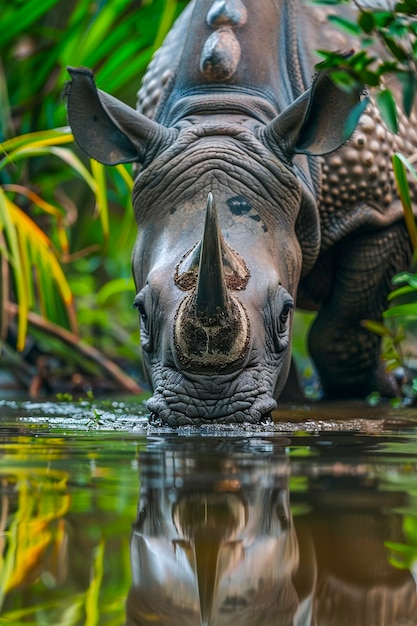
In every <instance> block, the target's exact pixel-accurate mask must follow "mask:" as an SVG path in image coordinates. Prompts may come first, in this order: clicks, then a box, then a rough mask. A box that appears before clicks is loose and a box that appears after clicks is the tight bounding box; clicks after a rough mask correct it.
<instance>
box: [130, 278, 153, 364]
mask: <svg viewBox="0 0 417 626" xmlns="http://www.w3.org/2000/svg"><path fill="white" fill-rule="evenodd" d="M143 291H144V290H143ZM143 291H141V292H140V293H139V294H138V295H137V296H136V298H135V301H134V302H133V306H134V307H135V309H137V310H138V312H139V316H140V342H141V344H142V348H143V349H144V350H146V351H147V352H150V351H151V350H152V346H151V332H150V323H149V318H148V314H147V312H146V309H147V307H146V306H145V297H144V293H143Z"/></svg>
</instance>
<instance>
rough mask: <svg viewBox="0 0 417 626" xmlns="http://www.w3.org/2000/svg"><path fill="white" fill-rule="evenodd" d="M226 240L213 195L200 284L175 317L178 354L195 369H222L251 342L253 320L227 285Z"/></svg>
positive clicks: (186, 364)
mask: <svg viewBox="0 0 417 626" xmlns="http://www.w3.org/2000/svg"><path fill="white" fill-rule="evenodd" d="M225 245H226V244H225V242H224V240H223V237H222V235H221V231H220V228H219V224H218V219H217V211H216V207H215V204H214V200H213V196H212V194H211V193H210V194H209V196H208V199H207V209H206V218H205V225H204V234H203V239H202V241H201V250H200V260H199V268H198V277H197V285H196V288H195V291H193V292H192V293H191V294H189V295H188V296H186V297H185V298H184V300H183V301H182V302H181V304H180V306H179V309H178V311H177V315H176V319H175V330H174V339H175V347H176V352H177V356H178V358H179V359H180V361H181V362H182V363H183V365H185V366H188V367H189V368H190V369H191V370H192V369H195V368H197V369H200V368H204V369H207V368H212V369H216V370H217V369H222V368H227V367H230V366H232V365H233V364H235V363H237V362H240V361H241V360H242V359H243V357H244V355H245V354H246V351H247V347H248V345H249V335H250V332H249V330H250V329H249V320H248V317H247V314H246V311H245V309H244V307H243V305H242V303H241V302H239V300H238V299H237V298H235V297H234V296H233V295H232V293H231V292H230V289H229V288H228V287H227V284H226V280H225V271H224V258H223V257H224V255H223V254H222V251H223V248H224V246H225Z"/></svg>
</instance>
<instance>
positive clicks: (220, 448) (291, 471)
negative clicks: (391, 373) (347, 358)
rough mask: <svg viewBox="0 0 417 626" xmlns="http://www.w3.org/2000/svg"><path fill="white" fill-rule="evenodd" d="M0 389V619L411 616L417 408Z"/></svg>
mask: <svg viewBox="0 0 417 626" xmlns="http://www.w3.org/2000/svg"><path fill="white" fill-rule="evenodd" d="M279 416H280V419H279V421H276V423H275V424H274V425H272V426H269V427H262V428H253V427H251V428H250V429H249V430H246V431H243V430H242V429H241V428H239V429H237V428H233V427H224V428H210V427H207V428H204V429H199V430H196V429H191V428H188V427H187V428H185V427H184V428H181V429H178V430H177V431H174V430H171V429H164V428H159V429H158V428H155V427H150V426H148V422H147V416H146V413H145V410H144V408H143V405H142V404H141V403H137V402H134V401H130V402H125V401H124V402H104V403H93V404H92V403H87V402H83V403H46V402H45V403H38V404H35V403H14V402H3V403H0V437H1V448H0V450H1V457H0V503H1V504H0V623H4V624H13V625H14V626H17V625H20V624H22V625H23V624H36V625H49V624H51V625H63V626H64V625H65V626H69V625H71V626H72V625H88V626H91V625H96V624H97V625H99V626H101V625H103V626H105V625H115V626H116V625H122V624H128V625H134V624H135V625H136V624H137V625H139V624H140V625H145V624H149V625H151V624H152V625H155V624H157V625H158V624H161V625H172V626H179V625H181V626H182V625H184V626H187V625H190V626H191V625H192V626H194V625H195V626H199V625H202V624H206V625H212V626H223V625H226V624H227V625H229V624H233V625H235V626H240V625H248V626H249V625H250V626H254V625H259V626H261V625H264V624H265V625H271V626H272V625H274V626H277V625H278V626H279V625H281V624H282V625H285V626H290V625H294V626H302V625H311V626H313V625H316V626H326V625H332V626H343V625H345V624H346V625H348V624H349V626H353V625H355V626H361V625H362V624H363V625H365V624H366V626H373V625H375V626H396V625H398V626H399V625H401V626H403V625H408V624H410V625H417V593H416V574H417V410H416V409H399V410H394V409H392V408H390V407H388V406H387V407H384V406H382V407H375V408H373V409H371V408H369V407H365V406H364V405H362V404H358V405H349V407H346V406H343V405H338V404H335V405H320V406H315V407H314V406H310V407H308V406H300V407H289V406H288V407H282V409H281V411H280V414H279Z"/></svg>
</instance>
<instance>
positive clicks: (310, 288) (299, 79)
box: [138, 3, 417, 423]
mask: <svg viewBox="0 0 417 626" xmlns="http://www.w3.org/2000/svg"><path fill="white" fill-rule="evenodd" d="M232 4H233V3H232ZM371 4H372V3H371ZM379 4H381V3H379ZM192 5H193V3H191V5H189V6H188V7H187V9H186V11H185V12H184V14H183V15H182V16H181V17H180V18H179V20H178V21H177V24H176V25H175V27H174V28H173V30H172V31H171V33H170V34H169V35H168V37H167V39H166V41H165V43H164V45H163V46H162V48H161V49H160V50H159V51H158V52H157V53H156V55H155V57H154V59H153V61H152V62H151V64H150V65H149V69H148V72H147V74H146V76H145V78H144V80H143V85H142V87H141V90H140V91H139V94H138V96H139V97H138V108H139V110H140V111H142V112H143V113H144V114H146V115H148V116H149V117H152V118H155V119H157V120H162V121H164V118H165V117H166V115H167V113H166V111H167V106H166V105H167V102H168V103H169V99H170V96H171V94H172V85H173V84H174V78H175V76H176V73H177V71H178V64H179V63H180V56H181V53H182V42H183V40H184V37H185V33H186V31H187V26H188V22H189V17H190V14H191V10H192ZM302 10H303V24H300V23H299V24H298V26H297V28H298V30H297V37H299V40H302V39H303V40H304V42H305V41H308V47H309V48H310V50H311V51H313V50H314V49H316V48H328V49H337V50H349V49H351V48H352V47H354V46H355V42H352V41H349V40H348V38H347V37H346V36H345V35H343V34H341V33H340V32H338V31H335V30H334V28H333V27H332V26H331V25H329V24H328V22H327V16H328V14H329V13H331V12H333V9H327V8H326V9H325V8H312V7H307V6H305V7H303V9H302ZM337 11H338V12H340V11H342V12H344V13H345V14H346V12H348V11H349V8H346V7H338V9H337ZM317 60H318V59H317V58H314V56H313V54H312V55H311V58H305V57H304V58H301V59H296V62H294V63H295V64H294V67H292V68H291V74H292V76H294V77H295V82H296V83H297V84H301V83H303V82H304V83H306V82H307V77H308V73H309V72H311V74H310V75H312V73H313V67H314V63H315V62H317ZM284 82H285V81H284ZM392 88H393V89H394V90H395V86H393V87H392ZM283 91H285V89H284V88H283ZM295 95H297V94H295ZM283 99H284V100H288V96H287V95H285V97H284V96H283ZM278 108H279V106H278ZM416 121H417V120H416V117H415V116H414V115H413V116H412V117H411V120H407V119H406V118H405V116H402V117H401V119H400V134H399V135H398V136H395V135H393V134H392V133H390V132H389V131H388V130H387V129H386V127H385V126H384V124H383V122H382V120H381V118H380V115H379V113H378V110H377V108H376V106H375V104H374V102H373V101H372V100H371V104H370V105H369V107H368V109H367V110H366V112H365V114H364V115H363V116H362V118H361V121H360V123H359V126H358V128H357V130H356V131H355V133H354V135H353V137H352V138H351V139H350V141H348V142H347V143H346V145H344V146H343V147H341V148H340V149H339V150H337V151H336V152H333V153H332V154H330V155H327V156H325V157H315V158H308V167H309V172H310V174H311V177H312V183H313V187H314V190H313V193H315V196H316V200H317V207H318V211H319V220H320V234H321V246H320V253H319V256H318V258H317V260H316V262H315V264H314V267H312V268H310V269H309V271H308V273H307V275H304V276H303V277H302V279H301V282H300V285H299V289H298V295H297V306H298V307H299V308H305V309H313V310H317V311H318V316H317V319H316V321H315V323H314V325H313V327H312V329H311V333H310V337H309V347H310V351H311V354H312V357H313V359H314V361H315V363H316V365H317V368H318V371H319V373H320V377H321V381H322V384H323V388H324V392H325V394H326V395H327V396H328V397H364V396H365V395H366V394H367V393H369V392H371V391H374V390H377V391H379V392H381V393H382V394H383V395H386V396H393V395H397V394H398V387H397V384H396V382H395V380H394V379H393V378H392V377H390V376H389V375H387V374H386V373H385V371H384V368H383V365H382V364H381V361H380V341H379V339H378V337H377V336H375V335H373V334H371V333H369V332H368V331H367V330H366V329H364V327H363V325H362V320H364V319H375V320H379V319H381V316H382V311H383V310H384V308H385V307H386V296H387V294H388V292H389V291H390V289H391V278H392V276H393V275H394V274H395V273H397V272H398V271H400V270H402V269H404V268H406V267H407V266H408V264H409V262H410V258H411V246H410V243H409V239H408V236H407V233H406V229H405V226H404V222H403V218H402V208H401V205H400V202H399V200H398V196H397V194H396V191H395V185H394V177H393V173H392V168H391V156H392V154H393V153H394V152H395V151H399V152H402V153H403V154H405V155H409V154H411V153H413V152H415V149H416V147H417V132H416V130H415V129H416ZM298 158H299V157H296V162H297V159H298ZM413 195H414V196H416V192H415V190H414V188H413ZM415 199H417V198H415ZM297 228H298V235H299V240H300V241H301V247H302V249H304V248H306V245H304V243H306V242H307V241H308V236H309V235H308V229H306V236H305V240H306V241H305V242H303V241H302V235H303V228H304V227H303V224H298V227H297ZM305 254H307V252H305ZM158 367H159V366H158ZM273 367H274V365H273V364H272V368H273ZM150 369H152V365H151V366H150ZM167 372H168V370H166V369H164V367H163V366H162V367H161V370H160V372H159V374H157V375H156V380H157V381H158V382H157V384H156V390H155V396H154V399H153V400H152V401H151V403H150V408H151V410H152V407H153V403H155V409H156V408H158V411H156V410H155V412H159V413H160V415H161V417H162V418H163V419H164V409H163V410H162V412H161V411H160V408H161V407H160V406H159V407H157V406H156V405H157V404H158V403H161V402H165V403H167V404H168V403H170V404H171V411H168V410H167V411H166V413H167V420H168V422H170V423H171V422H172V423H174V422H175V423H181V421H182V422H186V421H188V417H189V418H190V420H193V419H195V416H194V415H193V412H194V409H193V406H194V405H197V404H198V403H199V402H200V400H201V395H204V396H206V395H209V394H210V390H211V389H212V385H213V384H214V383H213V381H212V380H210V378H207V379H203V378H201V379H200V381H199V383H198V386H197V387H196V389H197V388H200V392H198V393H197V394H196V396H195V398H191V399H190V398H188V400H187V402H188V408H187V409H186V413H187V412H188V413H189V416H188V417H187V416H184V410H183V406H182V407H181V409H180V412H179V413H178V414H176V411H175V403H176V402H177V401H178V397H179V396H181V393H180V392H179V390H180V389H181V385H179V386H178V383H179V381H178V380H176V378H178V376H179V374H178V372H176V373H175V375H172V376H171V379H170V381H168V379H167V377H168V378H169V372H168V373H167ZM268 375H269V374H268V367H267V365H266V364H265V365H263V366H262V367H261V370H260V371H259V372H256V368H255V370H254V372H253V376H252V373H250V372H249V371H248V378H249V379H251V382H250V383H249V384H250V386H253V388H258V389H259V391H260V393H261V390H262V384H261V383H260V381H261V380H262V378H263V377H265V376H266V377H268ZM216 384H217V383H216ZM227 385H228V383H226V386H225V389H226V387H227ZM220 387H221V385H220ZM220 387H219V388H220ZM219 388H217V389H216V394H218V393H219ZM228 389H229V390H228V391H227V393H228V394H229V395H230V396H231V397H233V395H234V393H236V395H235V397H236V402H235V403H233V402H232V403H231V404H230V405H229V408H228V409H227V414H226V415H224V416H223V418H224V420H225V421H227V420H228V419H229V417H230V419H231V420H233V421H236V420H238V419H239V415H240V413H239V410H240V406H241V405H240V404H239V400H238V398H239V392H238V390H236V392H235V391H234V390H233V388H232V387H230V386H229V387H228ZM188 393H189V389H188V387H187V391H186V392H185V394H186V395H187V394H188ZM178 394H179V396H178ZM199 394H200V395H199ZM245 401H246V400H245ZM252 401H253V413H250V412H249V414H253V417H254V421H255V420H258V418H259V414H258V411H257V408H256V401H255V396H252ZM235 410H236V411H237V413H234V411H235ZM251 411H252V409H251ZM209 412H210V411H209V409H208V410H207V419H208V420H210V415H209ZM233 413H234V415H232V414H233ZM242 416H243V417H242V419H243V418H244V419H246V420H247V419H248V413H243V414H242ZM200 421H201V420H200ZM203 421H204V419H203Z"/></svg>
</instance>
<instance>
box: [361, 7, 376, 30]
mask: <svg viewBox="0 0 417 626" xmlns="http://www.w3.org/2000/svg"><path fill="white" fill-rule="evenodd" d="M358 25H359V26H360V28H361V29H362V30H363V31H364V32H365V33H370V32H372V31H373V29H374V28H375V18H374V14H373V13H371V11H361V12H360V13H359V17H358Z"/></svg>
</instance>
